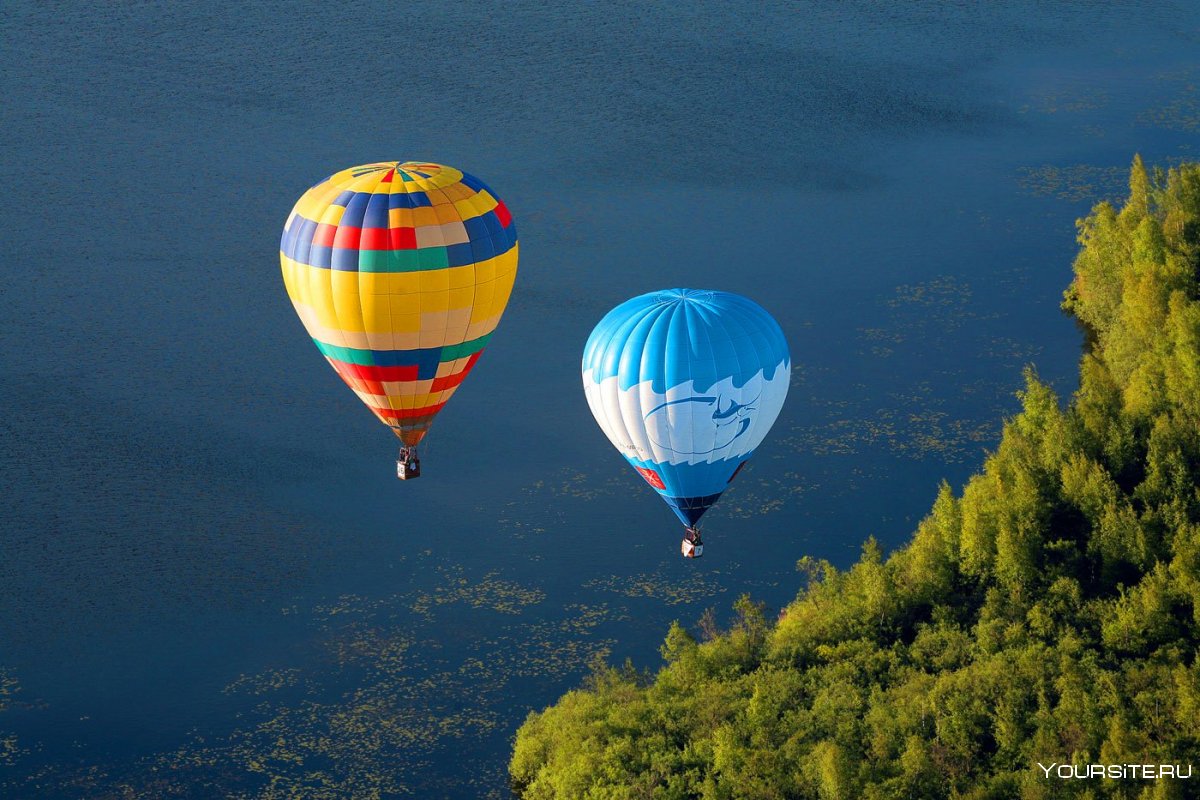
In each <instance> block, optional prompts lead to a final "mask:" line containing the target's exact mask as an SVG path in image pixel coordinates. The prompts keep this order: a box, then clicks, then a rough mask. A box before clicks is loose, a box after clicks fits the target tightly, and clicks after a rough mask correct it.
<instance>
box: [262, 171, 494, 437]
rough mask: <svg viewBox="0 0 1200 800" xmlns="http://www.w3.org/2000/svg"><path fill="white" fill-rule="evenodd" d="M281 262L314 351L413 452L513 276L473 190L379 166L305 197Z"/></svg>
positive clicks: (485, 199) (484, 334) (472, 357)
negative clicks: (319, 354)
mask: <svg viewBox="0 0 1200 800" xmlns="http://www.w3.org/2000/svg"><path fill="white" fill-rule="evenodd" d="M279 260H280V262H281V263H282V265H283V280H284V284H285V285H286V287H287V292H288V297H290V298H291V300H292V304H293V305H294V306H295V309H296V313H297V314H298V315H299V316H300V319H301V321H302V322H303V323H304V327H305V328H306V329H307V330H308V334H309V335H310V336H311V337H312V339H313V342H314V343H315V344H316V346H317V349H318V350H320V351H321V354H322V355H324V356H325V358H326V360H327V361H329V363H330V364H331V365H332V366H333V368H334V370H336V371H337V373H338V375H340V376H341V378H342V380H343V381H345V382H346V383H347V384H348V385H349V386H350V388H351V389H353V390H354V392H355V394H357V395H358V397H359V399H361V400H362V401H363V403H365V404H366V406H367V407H368V408H369V409H371V411H372V412H373V413H374V414H375V416H376V417H378V418H379V419H380V421H382V422H383V423H384V424H385V425H387V426H388V427H390V428H391V429H392V430H393V431H394V432H395V434H396V435H397V436H398V437H400V439H401V440H402V441H403V442H404V443H405V444H407V445H415V444H417V443H418V442H420V441H421V439H422V438H423V437H424V436H425V433H426V431H428V430H429V426H430V424H432V422H433V418H434V416H435V415H436V414H437V413H438V412H439V411H441V409H442V407H443V406H444V405H445V404H446V401H447V400H449V399H450V396H451V395H452V394H454V391H455V389H457V388H458V385H459V384H460V383H461V382H462V380H463V379H464V378H465V377H466V376H467V373H468V372H470V371H471V368H472V367H473V366H474V365H475V362H476V361H477V360H478V359H479V355H480V353H482V352H483V348H484V346H485V345H486V344H487V343H488V339H489V337H490V336H491V335H492V331H494V330H495V329H496V325H497V324H499V322H500V316H501V314H502V313H503V312H504V307H505V305H506V304H507V303H508V298H509V294H510V292H511V291H512V286H513V280H514V279H515V278H516V274H517V228H516V225H514V224H513V221H512V215H511V214H509V212H508V209H507V208H506V207H505V205H504V203H503V202H501V201H500V199H499V198H497V197H496V195H495V194H494V193H493V192H492V191H491V190H490V189H489V188H488V187H487V186H486V185H484V183H483V182H482V181H480V180H479V179H477V178H474V177H472V176H470V175H468V174H466V173H465V172H461V171H459V170H457V169H454V168H453V167H447V166H442V165H440V164H427V163H418V162H411V161H408V162H398V161H387V162H382V163H378V164H366V165H363V166H360V167H352V168H350V169H346V170H342V171H341V172H338V173H335V174H333V175H331V176H329V177H328V178H326V179H325V180H323V181H321V182H320V183H318V184H317V185H315V186H313V187H312V188H311V189H309V190H308V191H307V192H305V193H304V196H303V197H301V198H300V200H299V202H297V203H296V207H295V208H293V209H292V213H291V215H290V216H289V217H288V220H287V224H286V226H285V228H284V231H283V239H282V240H281V242H280V245H279Z"/></svg>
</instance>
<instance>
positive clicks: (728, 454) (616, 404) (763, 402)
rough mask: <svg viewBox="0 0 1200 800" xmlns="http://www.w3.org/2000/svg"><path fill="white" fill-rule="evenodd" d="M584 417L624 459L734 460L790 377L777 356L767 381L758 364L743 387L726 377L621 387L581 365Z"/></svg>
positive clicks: (765, 426) (767, 419)
mask: <svg viewBox="0 0 1200 800" xmlns="http://www.w3.org/2000/svg"><path fill="white" fill-rule="evenodd" d="M583 377H584V381H583V383H584V393H585V395H586V396H587V401H588V406H589V407H590V408H591V410H592V416H594V417H595V418H596V422H598V423H599V424H600V428H601V429H602V430H603V431H604V433H605V435H606V436H607V437H608V439H609V441H610V442H612V443H613V445H614V446H616V448H617V449H618V450H620V451H621V454H622V455H624V456H625V457H626V458H631V459H636V460H638V461H647V462H652V463H655V464H703V463H710V462H713V461H720V460H722V459H728V458H737V457H740V456H744V455H746V454H747V453H750V452H752V451H753V450H754V449H755V448H757V447H758V446H759V445H760V444H762V441H763V438H764V437H765V436H766V435H767V432H768V431H769V430H770V429H771V425H772V424H774V422H775V419H776V417H778V416H779V412H780V410H781V409H782V408H783V401H784V398H785V397H786V396H787V390H788V384H789V382H790V380H791V363H790V362H789V361H784V362H782V363H781V364H779V365H778V366H776V368H775V369H774V370H772V376H771V378H770V379H767V378H765V377H764V372H763V371H762V370H760V371H759V372H758V374H756V375H754V376H753V377H752V378H751V379H750V380H748V381H746V383H745V384H744V385H743V386H740V387H739V386H734V384H733V378H732V377H729V378H726V379H725V380H723V381H719V382H718V383H716V384H713V385H712V386H710V387H707V388H706V389H705V390H704V391H697V389H696V387H695V385H694V383H693V382H692V381H687V382H685V383H681V384H679V385H677V386H672V387H670V388H668V389H667V391H666V393H660V392H656V391H654V388H653V382H652V381H643V382H642V383H639V384H637V385H635V386H631V387H630V388H628V389H626V390H625V391H621V390H620V388H619V386H618V383H617V377H616V376H613V377H610V378H605V379H604V380H603V381H601V382H600V383H596V382H595V381H593V380H591V374H590V370H584V372H583Z"/></svg>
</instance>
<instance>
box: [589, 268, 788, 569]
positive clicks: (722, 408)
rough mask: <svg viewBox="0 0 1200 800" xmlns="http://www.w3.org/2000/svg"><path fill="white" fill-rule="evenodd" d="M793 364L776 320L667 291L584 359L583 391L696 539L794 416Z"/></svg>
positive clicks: (713, 298) (644, 300)
mask: <svg viewBox="0 0 1200 800" xmlns="http://www.w3.org/2000/svg"><path fill="white" fill-rule="evenodd" d="M791 369H792V362H791V357H790V355H789V354H788V347H787V341H785V340H784V338H783V331H782V330H780V328H779V323H777V322H776V321H775V320H774V318H772V317H771V315H770V314H768V313H767V312H766V311H764V310H763V309H762V307H761V306H759V305H758V304H757V303H755V302H754V301H752V300H749V299H747V298H745V297H742V296H740V295H736V294H730V293H729V292H715V291H700V290H696V289H667V290H665V291H661V292H651V293H649V294H644V295H641V296H639V297H635V298H633V299H632V300H627V301H625V302H624V303H622V304H621V305H619V306H617V307H616V308H614V309H613V310H612V311H610V312H608V314H607V315H605V317H604V319H602V320H600V324H599V325H597V326H596V328H595V330H593V331H592V335H591V336H590V337H588V341H587V345H586V346H585V347H584V350H583V390H584V393H585V394H586V395H587V401H588V406H589V407H590V408H591V409H592V416H594V417H595V418H596V422H598V423H599V424H600V428H601V429H602V430H603V431H604V433H605V435H606V436H608V438H609V441H611V442H612V443H613V445H615V446H616V448H617V449H618V450H619V451H620V452H621V455H623V456H625V460H627V461H628V462H629V463H630V464H632V465H633V468H634V469H636V470H637V471H638V473H640V474H641V476H642V477H643V478H645V479H646V482H647V483H649V484H650V485H651V486H652V487H654V489H655V491H657V492H658V493H659V495H661V496H662V498H663V500H665V501H666V502H667V504H668V505H669V506H671V508H672V509H673V510H674V511H675V514H676V515H677V516H678V517H679V519H680V520H681V521H682V522H683V524H684V525H685V526H686V527H687V530H688V534H687V538H685V539H684V542H683V547H682V549H683V554H684V555H685V556H689V557H694V556H699V555H700V554H701V553H702V552H703V546H702V545H701V543H700V535H699V530H698V528H697V524H698V523H699V521H700V517H701V516H703V515H704V512H705V511H707V510H708V509H709V508H711V507H712V505H713V503H715V502H717V498H719V497H720V496H721V493H722V492H723V491H725V488H726V487H727V486H728V485H729V483H730V481H732V480H733V478H734V476H735V475H737V472H738V470H739V469H741V467H742V465H743V464H745V463H746V461H747V460H748V459H749V458H750V457H751V456H752V455H754V451H755V450H756V449H757V448H758V446H759V445H760V444H762V441H763V438H764V437H766V435H767V431H769V430H770V429H771V425H773V424H774V422H775V418H776V417H778V416H779V411H780V409H782V408H783V401H784V398H785V397H787V390H788V382H789V380H790V378H791Z"/></svg>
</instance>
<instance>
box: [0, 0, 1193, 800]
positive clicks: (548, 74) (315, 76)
mask: <svg viewBox="0 0 1200 800" xmlns="http://www.w3.org/2000/svg"><path fill="white" fill-rule="evenodd" d="M44 5H45V7H43V6H44ZM1004 5H1005V7H1004V8H1000V7H999V4H996V5H995V7H993V6H990V5H989V6H985V5H983V4H979V5H975V4H962V5H960V6H957V7H953V8H951V7H949V6H948V5H946V4H935V3H928V4H924V3H923V4H908V7H907V8H905V9H901V8H900V7H899V4H892V3H884V2H856V3H839V4H815V3H814V4H797V5H788V6H781V7H773V8H771V9H769V10H764V9H761V8H757V7H752V6H749V5H745V6H742V5H737V6H735V5H732V4H727V5H725V6H718V7H714V8H701V7H699V6H695V7H692V6H688V7H680V8H674V9H672V10H666V9H662V8H659V9H650V8H647V7H644V6H642V5H639V4H620V5H612V6H608V7H605V8H601V7H599V6H592V5H579V6H571V7H567V6H565V5H555V4H547V3H531V2H514V3H510V4H506V5H504V6H503V7H494V8H491V9H488V8H484V7H482V6H479V7H464V6H457V5H456V6H453V7H450V6H444V5H443V4H438V3H429V4H416V5H413V6H412V7H411V8H408V10H406V11H405V12H404V13H403V14H400V13H398V12H397V11H396V7H395V6H394V5H392V4H353V5H351V6H347V5H345V4H328V3H326V4H296V5H292V6H289V7H287V8H286V9H275V10H267V9H260V8H253V7H248V8H245V9H242V10H240V11H239V12H238V13H237V14H223V13H219V12H217V11H215V10H213V9H210V8H207V7H206V6H199V5H198V7H196V8H192V9H190V10H188V9H184V8H180V7H177V6H175V5H168V6H158V7H149V6H139V7H132V6H130V7H124V6H122V7H114V8H111V9H110V10H109V11H108V12H107V13H106V14H105V15H97V14H96V13H95V12H93V11H91V10H90V9H85V8H84V7H83V6H82V5H80V6H75V7H63V8H54V9H52V8H50V7H49V6H48V4H33V3H19V4H16V5H13V6H10V7H9V8H8V9H6V13H5V16H4V18H3V21H0V30H2V31H3V40H4V46H3V48H0V74H2V75H3V76H4V85H5V99H4V101H3V104H2V105H0V115H2V119H3V131H4V133H3V135H2V136H0V176H2V180H3V185H4V187H5V189H6V192H5V193H6V195H7V197H8V198H9V203H8V208H7V211H6V213H4V214H3V216H2V218H0V219H2V222H0V241H2V242H3V248H4V258H5V262H6V268H7V274H8V279H7V280H6V281H5V282H4V284H3V285H2V286H0V312H2V316H0V320H2V325H0V403H2V405H0V409H2V412H3V413H2V414H0V796H3V797H5V798H8V797H12V798H62V797H86V798H96V797H176V796H178V797H196V798H211V797H219V796H229V795H240V796H245V797H285V796H286V797H331V798H332V797H352V796H372V795H378V796H382V797H401V796H406V795H410V794H411V795H412V796H416V797H436V798H442V797H445V798H460V797H461V798H474V797H496V798H500V797H505V796H506V795H507V789H506V784H505V769H504V768H505V762H506V759H507V753H508V749H509V745H510V741H511V737H512V735H513V733H514V732H515V730H516V727H517V726H518V725H519V724H520V722H521V720H522V719H523V718H524V716H525V714H526V713H528V711H529V710H530V709H538V708H542V707H544V706H545V705H547V704H548V703H550V702H553V701H554V700H555V699H556V698H557V697H558V696H559V695H560V694H562V693H563V692H564V691H566V690H568V689H569V688H571V687H573V686H576V685H578V684H579V682H580V680H581V678H582V676H583V675H584V674H585V671H586V664H587V662H588V661H589V659H590V658H592V657H593V656H594V655H595V654H596V653H607V654H608V656H609V658H610V659H613V660H623V659H625V658H626V657H630V658H632V659H633V660H634V662H635V663H636V664H638V665H640V666H645V667H651V668H652V667H654V666H655V665H656V663H657V658H658V656H657V652H656V647H657V644H658V643H659V641H660V640H661V637H662V635H663V633H664V632H665V630H666V627H667V625H668V624H669V622H670V621H671V620H672V619H679V620H681V621H682V622H684V623H685V624H687V623H692V622H695V620H696V619H697V618H699V616H700V615H701V614H702V613H703V611H704V609H705V608H709V607H712V608H715V609H717V610H718V612H719V616H720V617H721V618H723V619H724V618H727V617H728V609H729V606H730V604H731V603H732V601H733V600H734V599H735V598H736V597H737V596H738V595H739V594H741V593H742V592H750V593H751V594H752V595H753V596H754V597H756V598H758V599H761V600H763V601H765V602H766V603H767V605H768V606H769V607H770V608H771V609H776V608H778V607H780V606H782V605H783V604H785V603H786V602H787V601H788V600H790V599H791V598H792V597H793V596H794V594H795V592H796V590H797V588H798V585H799V578H798V576H797V575H796V573H795V569H794V565H795V562H796V560H797V559H798V558H800V557H801V556H803V555H812V556H816V557H821V558H828V559H830V560H831V561H833V562H834V563H836V564H838V565H846V564H849V563H850V562H851V561H852V560H853V559H854V558H855V557H856V555H857V552H858V549H859V547H860V545H861V543H862V541H863V540H864V539H865V538H866V537H867V536H869V535H875V536H876V537H878V538H879V540H880V541H881V542H882V543H883V544H884V545H885V547H888V548H890V547H894V546H896V545H898V544H900V543H902V542H903V541H905V539H906V538H907V536H908V534H909V533H910V532H911V531H912V529H913V528H914V526H915V523H916V522H917V521H918V520H919V519H920V518H921V516H922V515H923V514H924V513H925V512H926V511H927V510H928V508H929V506H930V504H931V502H932V500H933V497H934V494H935V492H936V488H937V485H938V482H939V481H940V480H941V479H943V478H945V479H948V480H950V481H951V482H952V483H953V484H955V485H957V484H959V483H961V482H962V481H963V480H964V479H965V478H966V477H967V476H968V475H969V474H970V473H971V472H973V471H974V470H975V469H977V468H978V466H979V465H980V463H981V461H982V457H983V453H984V451H985V450H986V449H987V448H988V447H989V446H991V445H993V444H994V442H995V441H996V439H997V436H998V433H999V424H1000V420H1001V418H1002V417H1003V416H1004V415H1005V414H1011V413H1013V412H1014V411H1015V409H1016V408H1017V403H1016V399H1015V397H1014V395H1013V393H1014V391H1015V390H1017V389H1018V388H1019V387H1020V385H1021V369H1022V367H1023V365H1025V364H1028V363H1032V364H1036V366H1037V368H1038V370H1039V372H1040V374H1041V375H1042V376H1043V378H1046V379H1048V380H1050V381H1052V382H1053V383H1054V385H1055V386H1056V387H1057V388H1058V389H1059V390H1060V391H1061V392H1063V393H1069V392H1070V391H1071V390H1072V389H1073V388H1074V381H1075V377H1074V376H1075V367H1076V361H1077V358H1078V355H1079V346H1080V337H1079V334H1078V332H1077V331H1076V329H1075V328H1074V326H1073V325H1072V323H1071V322H1070V321H1069V320H1068V319H1067V318H1066V317H1064V316H1063V315H1062V314H1061V313H1060V312H1059V311H1058V303H1059V301H1060V298H1061V292H1062V289H1063V288H1064V287H1065V286H1066V284H1067V282H1068V280H1069V276H1070V261H1071V258H1072V255H1073V253H1074V250H1075V244H1074V228H1073V225H1074V221H1075V219H1076V218H1077V217H1079V216H1081V215H1083V214H1084V213H1086V211H1087V209H1088V208H1089V207H1090V205H1091V204H1092V203H1093V202H1095V201H1096V200H1098V199H1100V198H1103V197H1111V196H1120V194H1121V192H1122V190H1123V183H1124V180H1125V170H1126V168H1127V166H1128V163H1129V161H1130V158H1131V157H1132V155H1133V153H1134V152H1135V151H1140V152H1141V153H1142V154H1143V156H1145V158H1146V159H1147V161H1148V162H1151V163H1160V164H1165V163H1171V162H1173V161H1178V160H1180V159H1186V158H1190V157H1195V156H1196V155H1197V153H1196V149H1195V143H1196V137H1197V133H1198V131H1200V91H1198V90H1197V86H1198V85H1200V66H1198V62H1197V53H1198V52H1200V10H1198V7H1197V6H1196V5H1194V4H1190V3H1179V4H1171V3H1160V4H1144V3H1128V4H1123V5H1121V4H1112V5H1110V6H1109V7H1108V8H1107V9H1106V10H1103V11H1101V10H1097V9H1095V8H1089V7H1084V6H1083V5H1075V4H1063V5H1056V4H1049V3H1034V2H1017V3H1009V4H1004ZM391 159H402V160H403V159H416V160H433V161H440V162H444V163H448V164H452V165H455V166H459V167H462V168H464V169H467V170H469V171H470V172H472V173H474V174H476V175H479V176H480V177H482V178H483V179H484V180H485V181H487V182H488V183H489V184H491V185H492V186H493V187H494V188H495V189H496V191H497V192H498V193H499V194H500V196H501V197H502V198H503V199H504V200H505V201H506V203H507V204H508V206H509V207H510V208H511V209H512V211H513V213H514V215H515V216H516V218H517V221H518V225H519V229H520V233H521V245H522V249H521V264H520V273H519V276H518V279H517V286H516V290H515V292H514V296H513V301H512V303H511V305H510V306H509V309H508V312H507V314H506V316H505V318H504V321H503V323H502V324H501V326H500V329H499V331H498V332H497V334H496V336H495V337H494V338H493V340H492V344H491V346H490V347H489V349H488V350H487V353H486V355H485V356H484V357H483V359H482V360H481V362H480V363H479V365H478V367H477V368H476V369H475V370H474V371H473V373H472V374H471V376H470V378H469V380H468V381H467V382H466V383H465V384H464V386H463V389H462V390H461V391H460V392H459V393H458V394H457V395H456V396H455V398H454V400H453V402H451V403H450V405H449V406H448V407H447V409H446V411H445V412H444V413H443V414H442V415H441V416H440V417H439V419H438V422H437V424H436V425H435V427H434V431H433V434H432V435H431V437H430V440H429V446H428V447H427V448H425V449H424V451H423V456H424V457H423V467H424V473H425V475H424V477H422V479H421V480H420V481H417V482H415V483H408V484H400V483H398V482H397V481H396V479H395V476H394V464H393V459H394V456H395V441H394V439H393V438H392V436H391V435H390V434H389V433H388V432H387V431H386V430H385V429H384V428H383V427H382V426H380V425H379V423H378V422H376V421H375V420H374V419H373V418H372V417H371V415H370V414H369V413H368V412H367V411H366V410H365V409H363V408H362V407H361V406H360V404H359V403H358V401H357V400H356V399H355V398H354V396H353V395H352V393H351V392H350V391H349V390H347V389H346V387H345V386H344V385H342V384H341V382H340V381H339V380H338V379H337V378H336V377H335V375H334V374H333V372H332V371H331V370H330V369H329V367H328V366H327V365H326V364H325V363H324V361H323V360H322V359H321V358H320V356H319V355H318V353H317V351H316V349H315V348H314V347H313V346H312V343H311V342H310V341H308V340H307V338H306V336H305V335H304V332H303V329H302V328H301V325H300V323H299V321H298V320H297V319H296V317H295V315H294V314H293V312H292V309H291V306H290V303H289V302H288V300H287V297H286V295H285V293H284V290H283V285H282V281H281V278H280V274H279V264H278V254H277V248H278V241H279V233H280V230H281V226H282V224H283V221H284V218H285V217H286V215H287V213H288V211H289V210H290V208H291V205H292V203H293V202H294V201H295V199H296V198H297V197H298V196H299V195H300V194H301V193H302V192H303V191H304V189H305V188H307V187H308V186H309V185H311V184H312V183H313V182H315V181H316V180H318V179H320V178H322V177H324V176H325V175H327V174H329V173H330V172H332V171H334V170H336V169H339V168H342V167H345V166H349V165H352V164H357V163H366V162H370V161H376V160H391ZM680 285H686V286H693V287H698V288H719V289H726V290H730V291H735V292H739V293H743V294H746V295H748V296H750V297H753V298H755V299H757V300H758V301H760V302H761V303H762V304H763V305H764V306H766V307H767V308H768V309H769V310H770V311H771V312H772V313H773V314H774V315H775V316H776V317H777V318H778V320H779V321H780V323H781V325H782V326H783V329H784V331H785V332H786V334H787V336H788V339H789V342H790V344H791V348H792V353H793V358H794V359H795V369H794V373H795V375H794V385H793V387H792V390H791V394H790V396H789V399H788V403H787V405H786V406H785V408H784V411H783V415H782V416H781V418H780V419H779V422H778V423H777V424H776V427H775V429H774V431H773V432H772V435H771V436H770V437H769V439H768V441H767V443H766V445H765V446H764V447H763V448H762V450H761V451H760V455H759V457H758V458H757V459H756V461H755V462H754V463H753V465H752V467H750V468H748V469H747V470H745V471H743V474H742V475H741V476H740V477H739V479H738V481H737V483H736V484H735V486H734V488H733V489H731V490H730V491H729V492H728V493H727V495H726V496H725V498H724V499H723V500H722V502H721V503H720V504H719V505H718V506H717V508H716V509H714V510H713V511H712V512H710V514H709V515H708V516H707V517H706V520H705V523H706V525H705V530H706V536H705V541H706V544H707V551H706V554H705V557H704V559H703V560H701V561H698V562H684V561H683V560H682V559H680V558H679V556H678V544H679V533H680V531H679V526H678V524H677V522H675V521H674V517H673V515H672V514H671V513H670V511H669V510H668V509H667V507H666V506H665V505H664V504H663V503H662V502H661V501H660V500H659V499H658V498H657V497H655V496H654V494H653V492H651V491H649V490H648V489H647V488H646V487H645V486H644V485H643V484H642V482H641V480H640V479H639V478H638V477H637V476H636V475H634V474H633V472H632V470H630V469H629V468H628V467H627V466H626V465H625V463H624V462H623V461H622V460H621V459H620V457H619V456H618V455H617V454H616V452H615V451H614V450H612V449H611V447H610V446H609V444H608V442H607V441H606V440H605V439H604V437H603V435H602V434H601V432H600V431H599V429H598V428H597V427H596V425H595V424H594V422H593V421H592V419H591V417H590V415H589V413H588V409H587V406H586V403H585V401H584V398H583V393H582V390H581V387H580V380H579V367H578V365H579V357H580V352H581V348H582V346H583V342H584V340H585V339H586V337H587V334H588V333H589V332H590V330H591V328H592V326H593V325H594V324H595V322H596V321H598V320H599V318H600V317H601V316H602V315H603V314H604V313H605V312H606V311H607V310H608V309H609V308H610V307H612V306H613V305H615V304H616V303H618V302H619V301H621V300H623V299H625V298H627V297H629V296H632V295H635V294H639V293H642V292H646V291H650V290H653V289H659V288H665V287H672V286H680Z"/></svg>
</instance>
